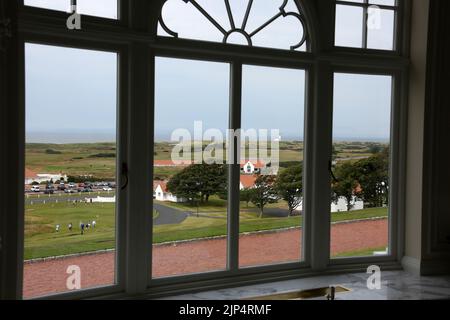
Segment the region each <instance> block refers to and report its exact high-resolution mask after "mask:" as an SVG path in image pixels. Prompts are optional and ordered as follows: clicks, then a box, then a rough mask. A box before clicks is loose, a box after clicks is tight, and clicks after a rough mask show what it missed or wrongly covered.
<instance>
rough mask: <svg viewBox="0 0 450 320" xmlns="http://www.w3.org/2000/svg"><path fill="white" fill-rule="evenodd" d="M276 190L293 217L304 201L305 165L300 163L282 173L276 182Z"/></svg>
mask: <svg viewBox="0 0 450 320" xmlns="http://www.w3.org/2000/svg"><path fill="white" fill-rule="evenodd" d="M275 188H276V191H277V192H278V195H279V196H280V198H281V199H283V200H284V201H286V202H287V204H288V208H289V216H292V213H293V212H294V210H295V209H296V208H297V207H298V206H299V205H300V204H301V203H302V200H303V198H302V194H303V164H301V163H300V165H295V166H292V167H289V168H287V169H285V170H284V171H283V172H281V173H280V175H279V176H278V179H277V180H276V183H275Z"/></svg>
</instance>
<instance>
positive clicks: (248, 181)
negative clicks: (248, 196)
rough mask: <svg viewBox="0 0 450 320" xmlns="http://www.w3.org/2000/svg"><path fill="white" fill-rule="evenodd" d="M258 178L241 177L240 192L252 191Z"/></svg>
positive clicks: (253, 176)
mask: <svg viewBox="0 0 450 320" xmlns="http://www.w3.org/2000/svg"><path fill="white" fill-rule="evenodd" d="M257 178H258V176H256V175H241V183H240V186H239V188H240V190H243V189H252V188H253V187H254V186H255V181H256V179H257Z"/></svg>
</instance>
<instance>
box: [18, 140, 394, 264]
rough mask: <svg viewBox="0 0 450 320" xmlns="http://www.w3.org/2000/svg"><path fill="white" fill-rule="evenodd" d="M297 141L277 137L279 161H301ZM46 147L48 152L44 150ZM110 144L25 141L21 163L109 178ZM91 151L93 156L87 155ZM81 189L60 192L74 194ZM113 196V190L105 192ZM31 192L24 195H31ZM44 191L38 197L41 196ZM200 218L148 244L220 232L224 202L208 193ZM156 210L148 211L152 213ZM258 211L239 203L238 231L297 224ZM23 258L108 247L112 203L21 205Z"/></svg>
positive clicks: (361, 150) (159, 230) (163, 170)
mask: <svg viewBox="0 0 450 320" xmlns="http://www.w3.org/2000/svg"><path fill="white" fill-rule="evenodd" d="M369 145H370V144H369V143H353V142H352V143H346V142H338V143H336V144H335V148H336V151H337V152H338V156H339V157H342V158H344V157H345V158H352V157H353V158H355V157H356V158H357V157H361V156H362V155H363V156H365V155H368V150H369ZM172 146H173V144H171V143H168V142H161V143H156V144H155V152H156V154H155V159H160V160H168V159H170V157H171V151H172ZM303 148H304V146H303V143H302V142H287V141H284V142H281V143H280V161H283V162H291V161H301V160H302V151H303ZM48 150H52V152H50V153H49V152H48ZM116 152H117V151H116V145H115V144H114V143H92V144H89V143H87V144H61V145H59V144H27V145H26V167H27V168H29V169H31V170H33V171H35V172H36V173H54V174H59V173H62V174H67V175H74V176H80V175H88V176H89V175H90V176H93V177H95V178H98V179H104V180H113V179H114V176H115V166H116V164H115V159H114V158H97V157H95V155H99V154H114V153H116ZM93 156H94V157H93ZM179 170H180V168H173V167H157V168H155V177H159V178H162V179H168V178H170V176H172V175H174V174H175V173H176V172H178V171H179ZM86 195H87V194H70V195H62V196H61V199H62V200H64V199H65V198H66V197H67V196H70V197H74V196H79V197H80V198H83V197H85V196H86ZM108 195H109V196H113V193H110V194H108ZM34 197H36V196H35V195H32V196H30V198H29V199H34ZM44 197H45V196H41V198H44ZM164 205H167V206H171V207H173V208H177V209H180V210H182V211H190V212H194V213H195V212H197V207H195V206H189V205H186V204H174V203H164ZM268 208H286V204H285V203H284V202H283V201H280V202H279V203H277V204H271V205H269V206H268ZM198 211H199V213H200V217H195V216H194V217H188V218H187V219H186V220H185V221H184V222H182V223H181V224H178V225H164V226H155V229H154V233H153V237H154V243H162V242H168V241H176V240H188V239H196V238H204V237H213V236H223V235H225V234H226V231H227V229H226V226H227V223H226V221H227V220H226V215H227V208H226V201H225V200H221V199H218V198H217V197H213V198H211V200H210V201H209V202H208V203H205V204H201V205H200V206H199V208H198ZM158 214H159V213H157V212H155V213H154V218H156V217H157V216H158ZM258 216H259V213H258V210H257V209H256V208H255V207H254V206H252V205H250V206H249V207H248V208H247V207H246V204H245V203H241V212H240V219H241V220H240V231H241V232H254V231H263V230H272V229H280V228H289V227H299V226H301V225H302V222H303V221H302V217H290V218H274V217H270V216H267V215H265V216H264V217H263V218H262V219H261V218H259V217H258ZM386 216H387V210H386V209H367V210H362V211H353V212H351V213H337V214H332V216H331V220H332V221H333V222H339V221H344V220H358V219H368V218H373V217H386ZM25 220H26V221H25V223H26V225H25V259H33V258H41V257H48V256H57V255H66V254H72V253H82V252H87V251H95V250H102V249H111V248H114V245H115V244H114V243H115V229H116V228H115V211H114V204H81V203H80V204H76V205H73V204H71V203H70V204H69V203H67V202H64V201H63V202H61V203H58V204H46V205H43V204H34V205H27V207H26V218H25ZM92 220H96V221H97V223H98V224H97V228H96V229H95V230H90V231H87V232H86V233H85V234H84V235H81V234H80V232H79V223H80V221H84V222H88V221H92ZM70 222H71V223H73V225H74V231H73V232H69V231H68V230H67V225H68V224H69V223H70ZM56 224H60V225H61V231H60V232H59V233H57V232H55V225H56Z"/></svg>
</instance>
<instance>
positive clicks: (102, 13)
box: [24, 0, 118, 19]
mask: <svg viewBox="0 0 450 320" xmlns="http://www.w3.org/2000/svg"><path fill="white" fill-rule="evenodd" d="M70 3H71V2H70V0H25V1H24V4H25V5H27V6H32V7H38V8H44V9H51V10H57V11H65V12H70V11H71V8H70ZM77 12H78V13H80V14H85V15H90V16H95V17H102V18H110V19H117V12H118V2H117V0H95V1H92V0H78V1H77Z"/></svg>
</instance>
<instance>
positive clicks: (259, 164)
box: [239, 66, 305, 267]
mask: <svg viewBox="0 0 450 320" xmlns="http://www.w3.org/2000/svg"><path fill="white" fill-rule="evenodd" d="M304 89H305V72H304V71H303V70H293V69H292V70H291V69H281V68H267V67H257V66H244V67H243V94H242V128H243V130H244V131H243V132H242V149H243V148H244V147H245V150H243V151H241V183H240V189H241V193H240V194H241V203H240V237H239V265H240V266H241V267H249V266H259V265H268V264H280V263H286V262H298V261H300V260H301V259H302V225H303V224H302V222H303V211H302V200H303V178H302V177H303V172H302V171H303V149H304V144H303V131H304V129H303V128H304V106H305V105H304V101H305V91H304Z"/></svg>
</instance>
